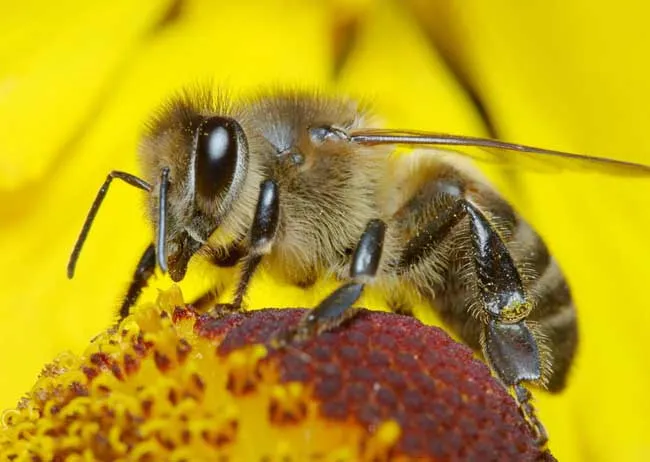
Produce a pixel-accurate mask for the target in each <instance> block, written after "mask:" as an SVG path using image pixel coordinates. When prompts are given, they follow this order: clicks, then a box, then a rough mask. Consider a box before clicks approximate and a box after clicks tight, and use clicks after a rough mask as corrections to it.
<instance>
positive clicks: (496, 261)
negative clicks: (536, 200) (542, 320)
mask: <svg viewBox="0 0 650 462" xmlns="http://www.w3.org/2000/svg"><path fill="white" fill-rule="evenodd" d="M464 205H465V210H466V212H467V215H468V216H469V224H470V235H471V242H472V250H473V252H472V255H473V261H474V269H475V271H474V272H475V275H476V278H477V289H478V294H477V295H478V297H479V302H480V306H481V314H480V317H481V318H482V320H483V321H484V327H483V332H482V335H481V346H482V350H483V355H484V356H485V358H486V360H487V361H488V363H489V365H490V367H491V369H492V371H493V372H494V374H495V375H496V376H497V377H498V378H499V379H500V380H501V381H502V382H503V383H504V384H505V385H506V386H507V387H510V388H512V390H513V391H514V395H515V399H516V400H517V404H518V406H519V409H520V411H521V413H522V415H523V416H524V418H525V419H526V421H527V422H528V424H529V425H530V427H531V428H532V430H533V432H534V433H535V437H536V440H537V443H538V444H539V445H540V446H543V445H544V444H546V441H547V439H548V438H547V434H546V430H545V429H544V426H543V425H542V423H541V422H540V421H539V419H538V418H537V416H536V415H535V410H534V408H533V406H532V404H531V402H530V401H531V394H530V392H529V391H528V390H527V389H526V388H525V387H524V386H523V382H528V381H540V380H541V379H542V367H541V361H540V354H539V346H538V345H537V341H536V339H535V336H534V335H533V333H532V332H531V329H530V327H529V325H528V324H527V322H526V317H527V316H528V314H529V313H530V311H531V309H532V305H531V302H530V300H529V299H528V297H527V296H526V293H525V290H524V286H523V283H522V280H521V276H520V274H519V271H518V269H517V267H516V265H515V263H514V260H513V258H512V256H511V255H510V252H509V250H508V248H507V247H506V245H505V243H504V242H503V240H502V239H501V237H500V236H499V233H498V232H497V231H496V230H495V229H494V227H493V226H492V225H491V223H490V221H489V220H488V218H487V217H486V216H485V215H484V214H483V212H482V211H481V210H480V209H479V207H477V206H476V205H475V204H473V203H472V202H471V200H465V201H464Z"/></svg>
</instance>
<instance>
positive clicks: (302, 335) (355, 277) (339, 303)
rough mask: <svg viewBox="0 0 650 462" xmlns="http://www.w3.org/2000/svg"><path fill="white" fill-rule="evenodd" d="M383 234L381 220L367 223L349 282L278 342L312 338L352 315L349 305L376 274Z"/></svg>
mask: <svg viewBox="0 0 650 462" xmlns="http://www.w3.org/2000/svg"><path fill="white" fill-rule="evenodd" d="M385 234H386V224H385V223H384V222H383V221H382V220H378V219H373V220H370V221H369V222H368V224H367V225H366V228H365V230H364V231H363V234H361V237H360V238H359V242H358V243H357V246H356V249H355V250H354V253H353V254H352V262H351V264H350V282H347V283H345V284H343V285H342V286H340V287H339V288H338V289H336V290H335V291H334V292H332V293H331V294H330V295H329V296H328V297H327V298H325V300H323V301H322V302H321V303H320V304H319V305H318V306H317V307H316V308H313V309H312V310H310V311H309V312H307V314H306V315H305V316H304V317H303V318H302V319H301V320H300V322H299V323H298V326H297V327H296V328H294V329H293V330H292V331H290V332H288V333H285V334H284V335H283V337H282V338H280V339H279V342H280V343H286V342H290V341H300V340H304V339H307V338H310V337H313V336H315V335H318V334H320V333H321V332H324V331H327V330H331V329H333V328H335V327H337V326H339V325H340V324H341V323H342V322H344V321H346V320H347V319H350V318H351V317H352V316H354V314H355V313H356V310H354V309H353V308H352V305H353V304H354V303H355V302H356V301H357V300H358V299H359V297H360V296H361V293H362V292H363V288H364V287H365V285H366V284H368V283H369V282H372V280H373V279H374V277H375V275H376V274H377V270H378V268H379V261H380V259H381V254H382V250H383V246H384V236H385Z"/></svg>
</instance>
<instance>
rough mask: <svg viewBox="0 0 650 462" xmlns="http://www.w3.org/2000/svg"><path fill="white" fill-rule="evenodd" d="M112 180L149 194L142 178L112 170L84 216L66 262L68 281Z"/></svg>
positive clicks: (147, 186)
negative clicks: (117, 180) (82, 223)
mask: <svg viewBox="0 0 650 462" xmlns="http://www.w3.org/2000/svg"><path fill="white" fill-rule="evenodd" d="M114 178H118V179H120V180H122V181H124V182H125V183H127V184H130V185H131V186H135V187H136V188H140V189H143V190H144V191H147V192H151V185H150V184H149V183H147V182H146V181H144V180H143V179H142V178H139V177H137V176H135V175H132V174H130V173H126V172H121V171H117V170H113V171H112V172H110V173H109V174H108V175H107V176H106V180H104V183H103V184H102V186H101V188H99V191H98V192H97V195H96V196H95V200H94V201H93V203H92V205H91V206H90V210H89V211H88V215H86V221H85V222H84V225H83V227H82V228H81V232H80V233H79V237H77V242H75V245H74V249H73V250H72V253H71V254H70V260H69V261H68V279H72V277H73V276H74V270H75V267H76V265H77V260H78V259H79V254H80V253H81V248H82V247H83V245H84V242H86V238H87V237H88V233H89V232H90V227H91V226H92V224H93V221H94V220H95V216H96V215H97V212H98V211H99V207H100V206H101V205H102V202H103V201H104V197H106V193H107V192H108V187H109V186H110V185H111V182H112V181H113V179H114Z"/></svg>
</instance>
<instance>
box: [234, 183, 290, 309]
mask: <svg viewBox="0 0 650 462" xmlns="http://www.w3.org/2000/svg"><path fill="white" fill-rule="evenodd" d="M279 223H280V194H279V189H278V185H277V183H276V182H275V180H264V181H263V182H262V184H261V185H260V193H259V196H258V199H257V206H256V208H255V215H254V216H253V223H252V225H251V229H250V248H249V251H248V255H247V256H246V257H245V258H244V266H243V268H242V272H241V277H240V278H239V283H238V285H237V291H236V292H235V298H234V300H233V306H234V307H235V309H239V308H241V305H242V301H243V300H244V295H245V293H246V288H247V287H248V284H249V282H250V280H251V278H252V277H253V274H254V273H255V270H256V269H257V266H258V265H259V264H260V262H261V261H262V257H263V256H264V255H266V254H268V253H269V252H270V251H271V248H272V247H273V241H274V240H275V235H276V233H277V230H278V225H279Z"/></svg>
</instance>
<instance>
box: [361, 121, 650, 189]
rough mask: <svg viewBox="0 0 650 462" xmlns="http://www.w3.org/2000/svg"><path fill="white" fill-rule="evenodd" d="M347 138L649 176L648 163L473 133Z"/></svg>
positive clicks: (541, 167) (365, 133)
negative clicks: (573, 151)
mask: <svg viewBox="0 0 650 462" xmlns="http://www.w3.org/2000/svg"><path fill="white" fill-rule="evenodd" d="M349 139H350V141H352V142H354V143H359V144H365V145H378V144H393V145H404V146H410V147H414V146H426V147H432V148H436V147H440V148H442V149H444V150H446V151H453V152H457V153H460V154H462V155H464V156H468V157H471V158H472V159H475V160H477V161H480V162H487V163H491V164H499V165H503V166H505V167H514V168H524V169H529V170H535V171H559V170H589V171H594V172H598V173H604V174H607V175H619V176H637V177H638V176H641V177H643V176H650V166H648V165H643V164H636V163H633V162H626V161H622V160H615V159H607V158H604V157H594V156H588V155H582V154H572V153H569V152H561V151H552V150H550V149H542V148H535V147H532V146H524V145H521V144H513V143H506V142H504V141H499V140H493V139H488V138H478V137H473V136H461V135H449V134H445V133H433V132H419V131H412V130H390V129H361V130H354V131H351V132H350V133H349Z"/></svg>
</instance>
